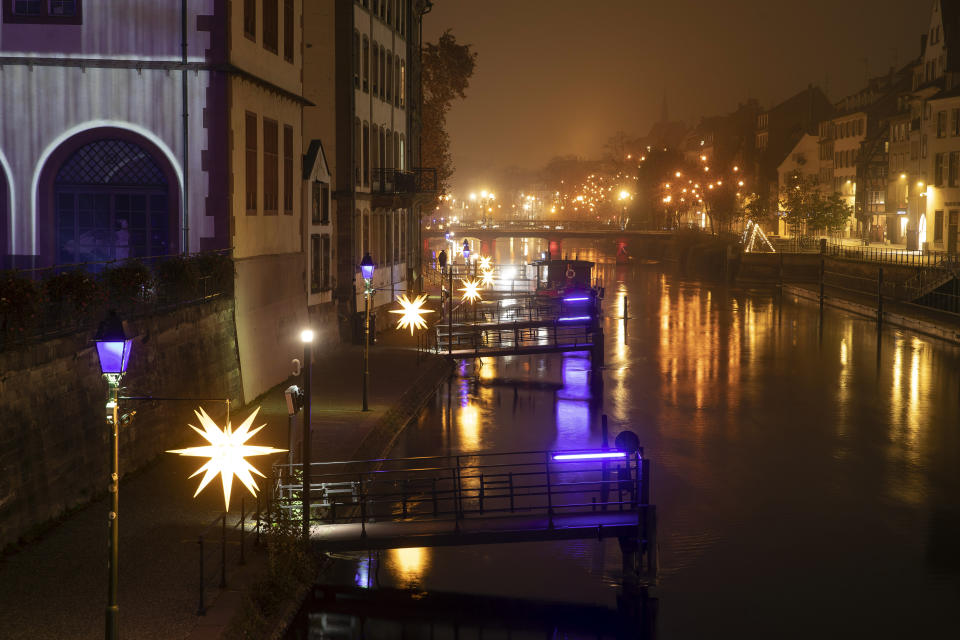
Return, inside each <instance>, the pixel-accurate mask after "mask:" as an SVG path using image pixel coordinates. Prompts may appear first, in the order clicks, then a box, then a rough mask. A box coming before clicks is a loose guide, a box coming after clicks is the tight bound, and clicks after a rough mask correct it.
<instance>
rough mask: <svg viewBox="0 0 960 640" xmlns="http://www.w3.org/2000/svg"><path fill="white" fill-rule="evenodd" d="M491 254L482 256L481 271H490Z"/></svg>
mask: <svg viewBox="0 0 960 640" xmlns="http://www.w3.org/2000/svg"><path fill="white" fill-rule="evenodd" d="M490 260H491V258H490V256H480V264H479V267H480V270H481V271H490Z"/></svg>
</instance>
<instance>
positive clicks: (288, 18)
mask: <svg viewBox="0 0 960 640" xmlns="http://www.w3.org/2000/svg"><path fill="white" fill-rule="evenodd" d="M283 59H284V60H286V61H287V62H293V0H283Z"/></svg>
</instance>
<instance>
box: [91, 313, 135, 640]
mask: <svg viewBox="0 0 960 640" xmlns="http://www.w3.org/2000/svg"><path fill="white" fill-rule="evenodd" d="M93 340H94V342H95V343H96V345H97V358H98V359H99V360H100V373H101V374H103V377H104V379H105V380H106V381H107V424H108V425H109V426H110V430H111V432H112V435H113V452H112V455H111V465H110V500H111V503H110V516H109V520H110V535H109V536H108V538H107V548H108V549H109V550H110V554H109V556H108V559H107V570H108V576H109V578H108V584H107V612H106V637H107V640H116V638H118V637H119V629H120V625H119V622H120V620H119V618H120V607H119V605H118V604H117V584H118V582H119V578H120V566H119V563H120V560H119V557H120V553H119V551H120V520H119V518H118V515H119V511H120V408H119V406H118V400H119V398H118V395H119V389H120V379H121V378H123V374H125V373H126V372H127V363H128V362H129V361H130V349H131V347H132V346H133V340H132V339H131V338H128V337H127V334H126V333H125V332H124V330H123V321H122V320H121V319H120V317H119V316H118V315H117V314H116V312H114V311H111V312H110V313H109V315H108V316H107V317H106V318H105V319H104V320H103V322H101V323H100V326H99V327H98V328H97V334H96V336H95V337H94V339H93Z"/></svg>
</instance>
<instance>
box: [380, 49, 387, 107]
mask: <svg viewBox="0 0 960 640" xmlns="http://www.w3.org/2000/svg"><path fill="white" fill-rule="evenodd" d="M386 66H387V50H386V49H384V48H383V47H380V99H381V100H382V99H383V96H384V86H383V84H384V81H385V79H386V78H385V76H386Z"/></svg>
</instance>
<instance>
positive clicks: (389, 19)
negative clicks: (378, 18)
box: [386, 0, 393, 25]
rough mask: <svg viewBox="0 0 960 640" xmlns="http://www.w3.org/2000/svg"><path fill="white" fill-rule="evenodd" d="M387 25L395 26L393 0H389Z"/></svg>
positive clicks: (387, 2)
mask: <svg viewBox="0 0 960 640" xmlns="http://www.w3.org/2000/svg"><path fill="white" fill-rule="evenodd" d="M386 4H387V24H390V25H392V24H393V0H387V1H386Z"/></svg>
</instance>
